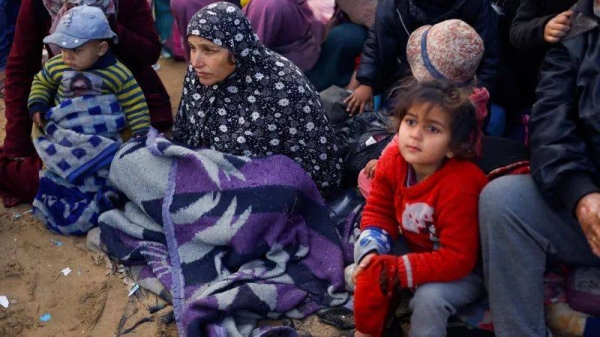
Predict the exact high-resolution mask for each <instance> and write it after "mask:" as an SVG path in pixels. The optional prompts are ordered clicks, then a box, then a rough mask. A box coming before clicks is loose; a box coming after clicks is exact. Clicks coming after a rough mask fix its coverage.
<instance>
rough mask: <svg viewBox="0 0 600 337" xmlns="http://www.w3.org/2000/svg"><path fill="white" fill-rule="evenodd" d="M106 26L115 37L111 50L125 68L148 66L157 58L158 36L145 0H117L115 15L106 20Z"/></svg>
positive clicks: (158, 49)
mask: <svg viewBox="0 0 600 337" xmlns="http://www.w3.org/2000/svg"><path fill="white" fill-rule="evenodd" d="M110 27H111V28H112V30H113V31H114V32H115V33H116V34H117V36H118V37H119V43H118V44H117V45H115V46H114V50H115V53H116V55H117V56H118V57H119V59H120V60H121V61H122V62H123V63H124V64H125V65H126V66H127V67H128V68H129V69H140V68H142V67H147V66H151V65H153V64H154V63H156V61H158V57H159V56H160V49H161V44H160V38H159V37H158V33H157V32H156V28H155V27H154V19H153V18H152V12H151V11H150V7H149V6H148V2H147V1H146V0H128V1H120V2H119V12H118V14H117V19H116V20H115V19H111V20H110Z"/></svg>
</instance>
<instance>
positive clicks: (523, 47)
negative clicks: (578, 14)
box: [510, 0, 577, 63]
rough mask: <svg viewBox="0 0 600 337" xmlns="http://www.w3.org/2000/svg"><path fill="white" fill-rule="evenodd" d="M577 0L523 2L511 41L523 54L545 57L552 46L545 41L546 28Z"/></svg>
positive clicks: (517, 15)
mask: <svg viewBox="0 0 600 337" xmlns="http://www.w3.org/2000/svg"><path fill="white" fill-rule="evenodd" d="M576 2H577V0H522V1H521V5H519V8H518V9H517V14H516V15H515V18H514V20H513V22H512V24H511V26H510V41H511V42H512V44H513V46H515V48H517V49H518V50H519V51H521V52H527V53H531V54H532V55H534V56H537V57H540V55H541V57H540V63H541V58H543V57H544V54H545V52H546V49H548V47H549V46H550V44H549V43H548V42H546V41H544V27H546V23H548V21H550V19H552V18H553V17H555V16H556V15H558V14H560V13H562V12H564V11H566V10H568V9H569V8H571V6H573V5H574V4H575V3H576Z"/></svg>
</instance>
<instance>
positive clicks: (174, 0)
mask: <svg viewBox="0 0 600 337" xmlns="http://www.w3.org/2000/svg"><path fill="white" fill-rule="evenodd" d="M219 1H220V0H171V12H172V13H173V16H174V18H175V24H176V25H177V28H178V30H179V32H180V33H181V35H182V36H183V34H184V33H185V32H186V30H187V26H188V23H189V22H190V19H191V18H192V16H194V14H196V12H198V11H199V10H200V9H202V8H204V7H205V6H208V5H210V4H214V3H216V2H219ZM225 1H228V2H230V3H232V4H234V5H236V6H240V1H239V0H225ZM184 40H185V37H184ZM183 49H184V50H183V51H184V53H183V56H184V58H185V61H186V62H189V61H190V48H189V46H188V44H187V43H186V42H185V41H183Z"/></svg>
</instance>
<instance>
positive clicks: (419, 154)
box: [398, 103, 453, 177]
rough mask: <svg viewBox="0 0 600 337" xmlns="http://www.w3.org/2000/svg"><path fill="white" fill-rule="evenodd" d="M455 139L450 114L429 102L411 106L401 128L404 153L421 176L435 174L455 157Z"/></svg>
mask: <svg viewBox="0 0 600 337" xmlns="http://www.w3.org/2000/svg"><path fill="white" fill-rule="evenodd" d="M451 139H452V121H451V116H450V114H448V113H446V112H445V111H443V110H442V109H441V108H440V107H438V106H435V105H431V104H427V103H418V104H414V105H413V106H411V107H410V108H409V109H408V111H407V112H406V115H405V116H404V118H403V119H402V121H401V123H400V129H399V130H398V146H399V148H400V153H401V154H402V157H404V159H405V160H406V161H407V162H408V163H409V164H411V165H412V166H413V168H414V170H415V172H416V173H417V175H418V176H421V177H427V176H429V175H431V174H433V173H434V172H435V171H436V170H437V169H438V168H439V167H440V165H441V164H442V161H443V160H444V159H445V158H446V157H448V158H451V157H453V154H452V152H451V151H450V141H451Z"/></svg>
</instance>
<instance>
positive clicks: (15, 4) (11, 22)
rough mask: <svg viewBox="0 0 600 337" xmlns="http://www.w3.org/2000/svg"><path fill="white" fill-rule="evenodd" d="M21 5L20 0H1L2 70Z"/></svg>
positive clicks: (0, 65) (0, 67)
mask: <svg viewBox="0 0 600 337" xmlns="http://www.w3.org/2000/svg"><path fill="white" fill-rule="evenodd" d="M20 5H21V1H20V0H0V71H4V67H6V60H7V59H8V53H9V52H10V47H11V46H12V42H13V38H14V36H15V25H16V22H17V15H18V14H19V7H20Z"/></svg>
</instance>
